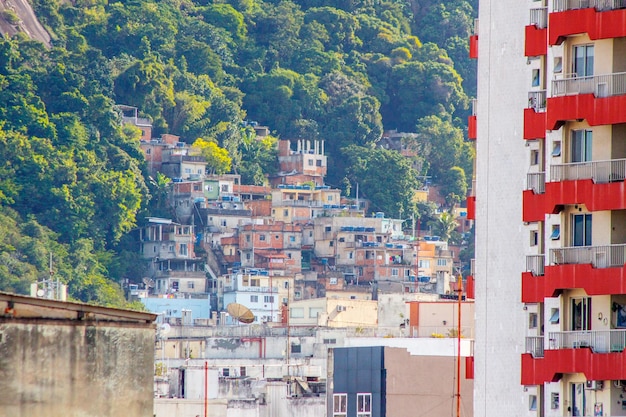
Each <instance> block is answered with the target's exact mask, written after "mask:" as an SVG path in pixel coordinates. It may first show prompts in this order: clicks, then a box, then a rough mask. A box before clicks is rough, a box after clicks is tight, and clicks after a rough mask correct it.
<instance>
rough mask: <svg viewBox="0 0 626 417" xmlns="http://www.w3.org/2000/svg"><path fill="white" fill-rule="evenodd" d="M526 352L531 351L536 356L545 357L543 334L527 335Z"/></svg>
mask: <svg viewBox="0 0 626 417" xmlns="http://www.w3.org/2000/svg"><path fill="white" fill-rule="evenodd" d="M526 353H530V354H531V355H532V356H533V357H534V358H543V336H531V337H527V338H526Z"/></svg>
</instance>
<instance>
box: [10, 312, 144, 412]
mask: <svg viewBox="0 0 626 417" xmlns="http://www.w3.org/2000/svg"><path fill="white" fill-rule="evenodd" d="M154 337H155V330H154V326H153V325H152V324H149V323H145V324H139V323H137V324H119V323H113V322H106V321H95V320H93V321H79V320H72V321H70V320H46V319H16V318H0V417H40V416H41V417H44V416H45V417H92V416H93V417H119V416H124V417H152V415H153V392H152V390H153V363H154Z"/></svg>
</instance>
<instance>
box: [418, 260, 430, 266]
mask: <svg viewBox="0 0 626 417" xmlns="http://www.w3.org/2000/svg"><path fill="white" fill-rule="evenodd" d="M418 268H430V260H429V259H420V260H419V261H418Z"/></svg>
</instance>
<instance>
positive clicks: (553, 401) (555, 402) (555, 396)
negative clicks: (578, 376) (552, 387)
mask: <svg viewBox="0 0 626 417" xmlns="http://www.w3.org/2000/svg"><path fill="white" fill-rule="evenodd" d="M550 409H552V410H558V409H559V393H558V392H552V393H550Z"/></svg>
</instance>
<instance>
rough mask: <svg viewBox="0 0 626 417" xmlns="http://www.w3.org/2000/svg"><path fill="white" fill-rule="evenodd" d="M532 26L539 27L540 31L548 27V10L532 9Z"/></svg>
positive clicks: (544, 8)
mask: <svg viewBox="0 0 626 417" xmlns="http://www.w3.org/2000/svg"><path fill="white" fill-rule="evenodd" d="M530 24H531V25H535V26H537V28H539V29H545V28H547V27H548V8H547V7H538V8H536V9H530Z"/></svg>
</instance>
